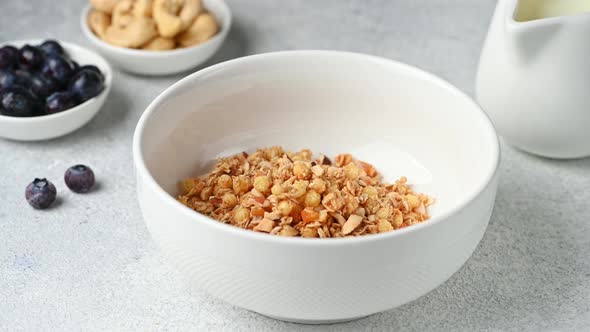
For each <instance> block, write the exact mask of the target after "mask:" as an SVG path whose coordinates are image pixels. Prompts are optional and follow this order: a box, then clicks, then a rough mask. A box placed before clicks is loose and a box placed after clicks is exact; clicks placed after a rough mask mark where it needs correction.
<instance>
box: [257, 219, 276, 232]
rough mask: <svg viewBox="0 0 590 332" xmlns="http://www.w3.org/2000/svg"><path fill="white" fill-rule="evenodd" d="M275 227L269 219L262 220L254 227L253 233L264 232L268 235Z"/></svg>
mask: <svg viewBox="0 0 590 332" xmlns="http://www.w3.org/2000/svg"><path fill="white" fill-rule="evenodd" d="M274 227H275V222H274V221H272V220H270V219H262V220H260V223H258V225H256V227H254V230H255V231H258V232H265V233H270V231H272V229H273V228H274Z"/></svg>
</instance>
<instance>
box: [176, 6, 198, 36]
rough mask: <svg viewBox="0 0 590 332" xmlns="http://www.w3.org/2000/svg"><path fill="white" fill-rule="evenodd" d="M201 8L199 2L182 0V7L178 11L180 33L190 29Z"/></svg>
mask: <svg viewBox="0 0 590 332" xmlns="http://www.w3.org/2000/svg"><path fill="white" fill-rule="evenodd" d="M202 9H203V6H202V5H201V0H184V5H183V6H182V9H181V10H180V14H178V17H180V21H181V22H182V27H181V28H180V29H181V31H184V30H186V29H188V27H190V25H191V24H193V22H194V21H195V18H197V16H199V14H200V13H201V10H202Z"/></svg>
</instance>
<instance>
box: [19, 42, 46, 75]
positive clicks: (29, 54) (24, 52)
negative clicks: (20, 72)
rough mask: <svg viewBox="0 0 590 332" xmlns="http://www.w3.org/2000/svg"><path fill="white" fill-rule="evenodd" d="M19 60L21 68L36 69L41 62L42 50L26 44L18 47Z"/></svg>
mask: <svg viewBox="0 0 590 332" xmlns="http://www.w3.org/2000/svg"><path fill="white" fill-rule="evenodd" d="M19 60H20V65H21V67H22V68H23V69H28V70H36V69H38V68H39V67H41V65H42V64H43V52H42V51H41V50H40V49H38V48H37V47H35V46H31V45H28V44H27V45H25V46H23V47H22V48H21V49H20V52H19Z"/></svg>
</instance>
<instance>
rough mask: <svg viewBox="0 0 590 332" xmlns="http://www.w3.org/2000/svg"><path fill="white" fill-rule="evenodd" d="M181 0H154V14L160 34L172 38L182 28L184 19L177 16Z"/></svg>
mask: <svg viewBox="0 0 590 332" xmlns="http://www.w3.org/2000/svg"><path fill="white" fill-rule="evenodd" d="M181 4H182V3H181V0H154V7H153V16H154V20H155V21H156V25H157V26H158V32H159V33H160V36H162V37H167V38H171V37H174V36H176V35H177V34H178V33H179V32H180V31H181V29H182V21H181V20H180V17H179V16H177V13H178V12H179V10H180V8H181Z"/></svg>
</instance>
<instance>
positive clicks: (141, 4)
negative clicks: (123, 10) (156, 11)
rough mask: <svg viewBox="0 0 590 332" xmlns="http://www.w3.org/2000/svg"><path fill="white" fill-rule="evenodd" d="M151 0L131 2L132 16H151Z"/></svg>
mask: <svg viewBox="0 0 590 332" xmlns="http://www.w3.org/2000/svg"><path fill="white" fill-rule="evenodd" d="M152 6H153V4H152V0H135V3H134V4H133V16H146V17H151V16H152Z"/></svg>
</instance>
